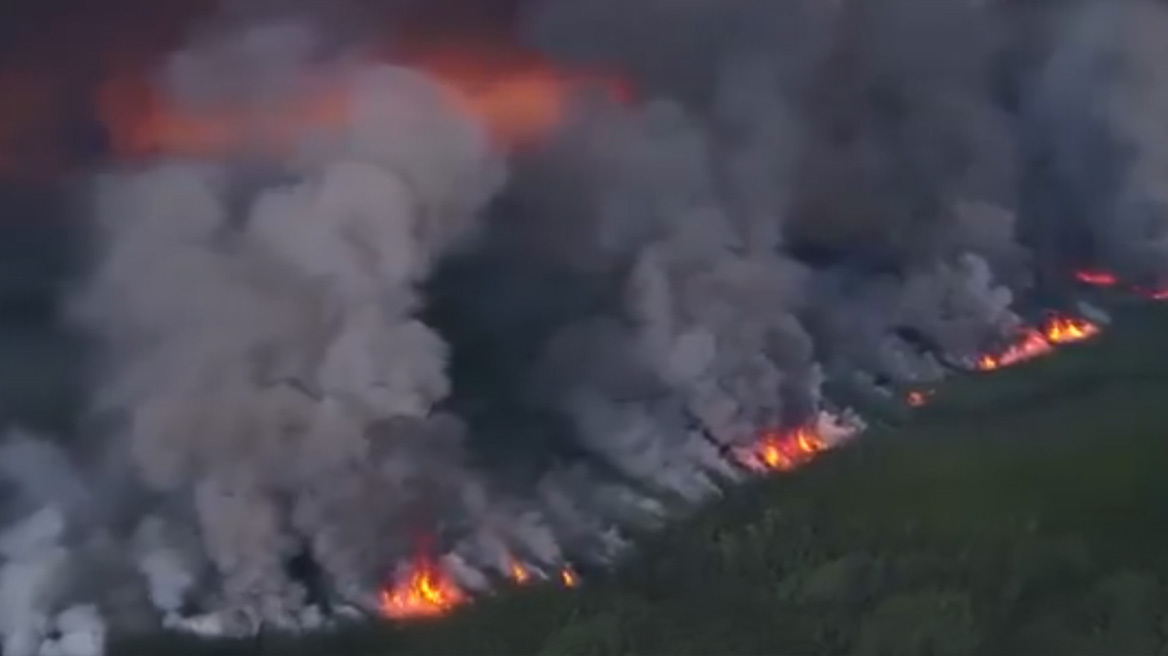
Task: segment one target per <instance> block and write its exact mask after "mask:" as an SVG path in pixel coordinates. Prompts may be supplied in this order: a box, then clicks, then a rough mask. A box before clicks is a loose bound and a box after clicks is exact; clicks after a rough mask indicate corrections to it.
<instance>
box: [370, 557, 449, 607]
mask: <svg viewBox="0 0 1168 656" xmlns="http://www.w3.org/2000/svg"><path fill="white" fill-rule="evenodd" d="M467 600H468V598H467V595H466V594H465V593H464V592H463V591H462V589H460V588H459V587H458V585H457V584H456V583H454V581H453V580H451V579H450V577H449V576H448V575H447V574H446V573H445V572H444V571H442V569H441V568H439V567H438V565H437V564H436V563H435V562H434V561H433V560H431V559H429V558H425V557H422V558H418V559H417V560H415V561H414V562H413V563H411V564H410V568H409V571H408V572H407V574H406V576H405V577H404V578H403V579H401V580H400V582H399V583H397V584H395V585H393V586H391V587H389V588H387V589H386V590H383V591H382V592H381V613H382V614H383V615H384V616H385V617H388V618H390V619H395V620H401V619H416V618H423V617H437V616H439V615H445V614H446V613H448V612H449V611H451V610H452V609H454V608H455V607H457V606H460V605H462V604H463V603H465V602H466V601H467Z"/></svg>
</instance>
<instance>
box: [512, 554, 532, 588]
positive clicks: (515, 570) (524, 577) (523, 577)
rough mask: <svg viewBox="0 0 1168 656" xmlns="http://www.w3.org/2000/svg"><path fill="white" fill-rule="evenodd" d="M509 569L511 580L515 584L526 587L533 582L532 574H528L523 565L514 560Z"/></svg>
mask: <svg viewBox="0 0 1168 656" xmlns="http://www.w3.org/2000/svg"><path fill="white" fill-rule="evenodd" d="M508 569H509V570H510V572H509V573H510V575H511V580H512V581H514V582H515V583H518V584H519V585H525V584H526V583H528V582H529V581H531V572H528V571H527V568H526V567H524V566H523V564H522V563H519V562H517V561H514V560H513V561H511V564H510V566H509V567H508Z"/></svg>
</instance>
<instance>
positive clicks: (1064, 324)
mask: <svg viewBox="0 0 1168 656" xmlns="http://www.w3.org/2000/svg"><path fill="white" fill-rule="evenodd" d="M1099 332H1100V328H1099V326H1098V325H1096V324H1094V323H1091V322H1090V321H1088V320H1086V319H1082V318H1078V317H1063V316H1053V317H1051V318H1049V319H1047V320H1046V321H1044V322H1043V324H1042V326H1040V327H1039V328H1027V329H1026V330H1025V331H1023V333H1022V335H1021V337H1020V338H1019V339H1018V340H1017V341H1016V342H1014V344H1012V345H1010V346H1009V347H1008V348H1006V350H1004V351H1002V352H1001V353H998V354H995V355H990V354H986V355H983V356H981V357H980V358H979V359H978V361H977V368H978V369H980V370H982V371H992V370H994V369H1001V368H1002V367H1008V366H1010V365H1014V364H1018V363H1019V362H1025V361H1027V360H1032V359H1034V358H1037V357H1039V356H1043V355H1046V354H1048V353H1051V352H1053V351H1054V350H1055V347H1056V346H1059V345H1062V344H1071V343H1074V342H1081V341H1083V340H1085V339H1090V338H1091V337H1094V336H1095V335H1098V334H1099Z"/></svg>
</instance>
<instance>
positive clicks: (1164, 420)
mask: <svg viewBox="0 0 1168 656" xmlns="http://www.w3.org/2000/svg"><path fill="white" fill-rule="evenodd" d="M1109 308H1110V311H1111V312H1112V314H1113V315H1114V318H1115V325H1114V326H1112V327H1111V328H1110V329H1109V330H1108V331H1107V333H1106V334H1105V335H1104V336H1103V337H1101V338H1099V339H1097V340H1095V341H1093V342H1091V343H1089V344H1083V345H1078V346H1074V347H1069V348H1066V349H1064V350H1063V351H1062V352H1060V353H1059V354H1057V355H1055V356H1052V357H1049V358H1045V359H1042V360H1038V361H1034V362H1031V363H1028V364H1025V365H1021V366H1018V367H1015V368H1012V369H1009V370H1005V371H1002V372H997V373H994V374H989V375H977V376H970V377H968V378H963V379H959V380H953V381H951V382H949V383H948V384H947V385H946V386H945V387H944V388H943V389H942V390H941V391H940V393H939V394H938V396H937V397H936V399H935V400H934V402H933V403H932V404H931V405H930V406H928V407H927V408H924V409H922V410H919V411H916V412H913V413H909V414H905V413H903V412H900V411H898V410H897V409H895V408H890V409H889V411H888V412H887V413H886V416H885V419H886V421H885V422H884V424H883V425H882V426H881V427H880V428H876V429H874V430H872V431H870V432H869V433H867V434H866V435H865V436H864V437H863V439H862V440H860V441H859V442H857V443H855V444H854V445H852V446H851V447H849V448H847V449H844V450H841V451H839V452H836V453H832V454H828V455H827V456H825V457H823V458H822V459H820V460H819V461H817V462H816V463H813V464H812V465H810V466H809V467H807V468H805V469H803V470H801V471H799V472H796V473H795V474H792V475H789V476H785V477H779V478H775V479H770V480H766V481H760V482H759V483H757V484H752V485H748V486H745V487H743V488H740V489H738V490H735V491H734V492H733V493H731V494H730V495H729V496H728V498H726V499H724V500H722V501H721V502H719V503H716V504H713V505H711V506H710V507H708V508H706V509H704V510H702V511H700V512H698V513H696V514H695V515H694V516H693V517H691V518H688V519H686V520H683V521H680V522H678V523H677V524H676V525H674V526H673V527H672V528H670V529H669V530H668V531H667V532H666V533H665V534H662V535H657V536H654V537H651V538H648V539H647V540H646V541H645V543H644V544H643V546H642V549H641V550H640V555H639V556H637V557H635V558H633V559H631V560H630V561H629V562H627V563H626V564H625V565H624V566H622V567H620V568H619V569H618V570H616V571H614V572H612V573H611V574H610V575H609V576H607V577H605V578H603V579H597V578H592V579H590V580H589V582H588V584H587V585H586V586H584V587H582V588H580V589H576V590H561V589H556V588H552V587H548V588H543V589H539V588H536V589H527V590H521V591H516V592H513V593H508V594H503V595H500V597H499V598H497V599H491V600H485V601H482V602H480V603H478V604H476V605H475V606H473V607H470V608H468V609H466V610H465V611H463V612H460V613H457V614H456V615H454V616H452V617H449V618H445V619H441V620H437V621H432V622H423V623H416V624H411V625H405V626H400V627H394V626H371V627H361V628H357V629H353V630H351V631H347V632H345V633H343V634H338V635H331V636H317V637H315V638H312V639H301V640H288V639H281V638H276V637H267V638H265V639H263V640H253V641H243V642H236V643H216V644H213V643H208V642H205V641H198V640H186V639H182V640H179V639H175V638H162V639H157V640H147V641H142V640H139V641H135V642H134V643H132V644H131V643H123V644H119V645H116V646H115V647H114V649H113V653H114V654H115V655H127V656H129V655H145V656H182V655H184V654H192V655H193V654H208V655H212V654H224V655H226V654H241V655H242V654H272V655H275V654H279V655H281V656H285V655H287V656H293V655H297V654H304V655H320V656H358V655H361V656H390V655H393V654H419V655H420V654H547V655H549V656H551V655H556V656H560V655H565V656H566V655H572V654H581V655H583V654H596V655H598V656H599V655H605V656H609V655H617V654H726V653H755V654H764V653H765V654H792V653H800V654H837V653H839V654H890V655H891V654H897V655H912V654H938V655H940V654H952V655H958V654H1047V653H1049V654H1068V653H1076V654H1083V653H1099V654H1125V653H1126V654H1136V653H1139V654H1153V653H1168V585H1166V584H1168V476H1165V471H1166V470H1168V307H1166V306H1152V305H1148V304H1143V303H1134V302H1133V303H1123V302H1120V303H1111V304H1109Z"/></svg>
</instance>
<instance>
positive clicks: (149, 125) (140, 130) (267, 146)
mask: <svg viewBox="0 0 1168 656" xmlns="http://www.w3.org/2000/svg"><path fill="white" fill-rule="evenodd" d="M386 63H391V64H396V65H402V66H406V67H409V68H413V69H416V70H420V71H423V72H425V73H427V74H429V75H431V76H433V77H434V78H435V79H437V80H438V81H439V82H441V83H442V84H443V85H444V86H445V87H446V89H447V90H448V91H449V92H450V100H451V102H452V103H454V104H455V105H457V106H458V107H459V108H460V109H461V110H462V111H464V112H465V113H466V115H467V116H469V117H471V118H472V119H474V120H476V121H479V122H480V123H481V124H482V125H483V126H484V128H485V129H486V131H487V133H488V134H489V135H490V136H491V138H492V139H493V140H494V141H495V142H496V143H497V144H499V146H500V147H502V148H516V147H522V146H524V145H528V144H530V143H532V142H535V141H538V140H539V139H540V138H541V137H543V136H544V135H546V134H548V133H549V132H550V131H551V130H553V129H554V128H555V127H556V126H557V125H559V124H560V123H561V122H562V121H563V120H564V117H565V114H566V113H567V112H568V109H569V104H570V101H571V98H572V96H573V95H574V94H575V93H577V92H579V91H582V90H584V89H589V90H593V91H595V92H599V93H602V94H604V95H606V96H607V97H609V98H610V99H612V100H615V101H628V100H629V98H630V97H631V93H630V91H629V86H628V85H627V84H626V83H625V82H623V81H622V80H621V79H620V78H618V77H615V76H606V75H602V74H596V73H592V72H590V71H580V70H561V69H558V68H556V67H555V66H553V65H552V64H550V63H549V62H546V61H544V60H542V59H540V58H536V57H524V56H518V55H514V54H507V55H505V56H504V55H498V54H496V53H492V52H490V51H488V50H486V49H483V50H481V51H480V50H475V49H451V50H436V51H435V50H431V51H426V52H424V53H413V54H409V55H399V56H397V57H395V58H388V60H387V62H386ZM350 103H351V98H350V97H349V96H348V94H347V92H346V91H345V90H344V89H342V88H340V86H338V85H336V84H334V83H330V82H329V81H327V80H325V81H313V84H312V86H311V89H310V90H309V91H306V92H304V93H297V94H292V95H290V96H289V97H284V98H280V99H276V100H272V101H268V102H259V103H258V104H251V105H249V106H248V107H237V106H225V107H216V108H213V109H208V110H206V111H200V112H199V113H197V114H195V113H192V112H191V111H190V110H189V109H187V110H184V109H182V108H179V107H177V106H175V105H174V104H173V103H171V102H169V101H168V99H167V98H165V97H164V96H163V95H162V94H160V93H159V92H158V91H157V90H156V89H155V88H154V87H153V86H152V85H151V84H150V83H149V82H148V81H147V80H146V78H142V77H138V76H120V77H115V78H112V79H110V80H108V81H107V82H106V83H105V84H104V85H103V86H102V88H101V89H100V91H99V97H98V111H99V116H100V117H101V120H102V122H103V124H104V125H105V126H106V127H107V129H108V131H109V134H110V141H111V144H112V147H113V149H114V151H115V152H116V153H117V154H118V155H119V156H121V157H127V158H133V157H141V156H149V155H152V154H156V153H167V154H179V155H192V156H212V155H223V154H231V153H233V152H238V151H241V150H243V149H247V150H248V152H254V151H257V150H258V151H259V152H274V153H275V154H280V153H281V152H283V151H286V150H287V149H288V148H289V147H290V146H292V145H293V144H295V143H296V142H297V140H298V139H299V138H301V137H302V136H303V135H305V134H311V133H313V132H314V131H321V130H328V129H331V128H337V127H341V126H343V125H344V123H345V120H346V118H347V116H348V112H349V108H350Z"/></svg>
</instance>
